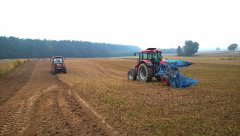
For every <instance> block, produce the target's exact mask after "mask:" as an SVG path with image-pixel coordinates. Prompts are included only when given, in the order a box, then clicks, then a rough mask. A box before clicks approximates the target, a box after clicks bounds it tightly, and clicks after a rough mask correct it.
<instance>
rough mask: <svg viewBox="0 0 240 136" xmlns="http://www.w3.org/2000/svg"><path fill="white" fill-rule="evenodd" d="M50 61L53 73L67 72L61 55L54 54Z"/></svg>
mask: <svg viewBox="0 0 240 136" xmlns="http://www.w3.org/2000/svg"><path fill="white" fill-rule="evenodd" d="M50 61H51V62H52V65H51V72H52V74H53V75H54V74H55V73H57V72H64V73H67V68H66V66H65V64H64V59H63V57H62V56H54V57H52V58H51V59H50Z"/></svg>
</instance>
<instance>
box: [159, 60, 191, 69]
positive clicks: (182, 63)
mask: <svg viewBox="0 0 240 136" xmlns="http://www.w3.org/2000/svg"><path fill="white" fill-rule="evenodd" d="M164 63H176V66H177V67H179V68H184V67H188V66H190V65H192V63H191V62H188V61H184V60H164Z"/></svg>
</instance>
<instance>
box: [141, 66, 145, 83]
mask: <svg viewBox="0 0 240 136" xmlns="http://www.w3.org/2000/svg"><path fill="white" fill-rule="evenodd" d="M140 77H141V79H142V80H144V79H145V78H146V70H145V68H143V67H141V69H140Z"/></svg>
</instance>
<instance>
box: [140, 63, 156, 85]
mask: <svg viewBox="0 0 240 136" xmlns="http://www.w3.org/2000/svg"><path fill="white" fill-rule="evenodd" d="M138 75H139V78H140V80H141V81H143V82H149V81H151V80H152V78H153V69H152V68H151V67H148V66H146V64H145V63H142V64H141V65H140V66H139V69H138Z"/></svg>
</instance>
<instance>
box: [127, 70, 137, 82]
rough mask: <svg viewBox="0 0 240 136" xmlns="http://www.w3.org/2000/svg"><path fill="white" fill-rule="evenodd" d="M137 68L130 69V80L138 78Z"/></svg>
mask: <svg viewBox="0 0 240 136" xmlns="http://www.w3.org/2000/svg"><path fill="white" fill-rule="evenodd" d="M136 73H137V72H136V70H133V69H130V70H129V71H128V80H131V81H134V80H136V79H137V74H136Z"/></svg>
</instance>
